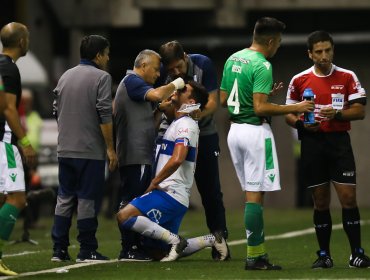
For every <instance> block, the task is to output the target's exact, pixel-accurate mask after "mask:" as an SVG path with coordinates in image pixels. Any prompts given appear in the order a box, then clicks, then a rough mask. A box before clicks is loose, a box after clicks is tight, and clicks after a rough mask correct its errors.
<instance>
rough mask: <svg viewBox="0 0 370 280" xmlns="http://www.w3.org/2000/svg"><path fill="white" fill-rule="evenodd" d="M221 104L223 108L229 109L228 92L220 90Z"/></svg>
mask: <svg viewBox="0 0 370 280" xmlns="http://www.w3.org/2000/svg"><path fill="white" fill-rule="evenodd" d="M220 104H221V106H222V107H227V92H226V91H224V90H222V89H221V90H220Z"/></svg>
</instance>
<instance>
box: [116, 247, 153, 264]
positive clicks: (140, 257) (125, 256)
mask: <svg viewBox="0 0 370 280" xmlns="http://www.w3.org/2000/svg"><path fill="white" fill-rule="evenodd" d="M118 260H119V261H120V262H151V261H152V260H153V259H152V258H151V257H149V256H148V255H147V254H145V252H143V251H142V250H139V249H130V250H122V251H121V252H120V254H119V256H118Z"/></svg>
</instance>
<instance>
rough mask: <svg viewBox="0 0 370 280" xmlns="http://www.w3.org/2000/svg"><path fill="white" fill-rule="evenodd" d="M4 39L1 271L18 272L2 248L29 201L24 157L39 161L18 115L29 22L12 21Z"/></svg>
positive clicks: (0, 68) (0, 60) (1, 34)
mask: <svg viewBox="0 0 370 280" xmlns="http://www.w3.org/2000/svg"><path fill="white" fill-rule="evenodd" d="M0 39H1V42H2V44H3V51H2V53H1V54H0V75H1V76H2V80H3V84H4V92H5V103H6V104H5V109H4V114H2V115H0V206H1V208H0V275H17V273H16V272H14V271H11V270H10V269H9V268H7V267H6V266H5V264H4V263H3V261H2V251H3V247H4V244H5V243H6V241H8V239H9V236H10V234H11V232H12V230H13V228H14V224H15V222H16V220H17V217H18V215H19V213H20V211H21V210H22V209H23V208H24V207H25V205H26V195H25V180H24V169H23V163H22V157H23V161H24V163H25V164H27V165H28V166H30V167H32V166H34V165H35V163H36V153H35V151H34V149H33V148H32V146H31V144H30V141H29V139H28V138H27V136H26V132H25V131H24V129H23V128H22V126H21V122H20V119H19V115H18V106H19V103H20V100H21V95H22V86H21V77H20V74H19V69H18V67H17V65H16V64H15V62H16V61H17V60H18V59H19V58H20V57H22V56H25V55H26V53H27V51H28V46H29V32H28V29H27V27H26V26H25V25H23V24H21V23H17V22H12V23H9V24H7V25H5V26H4V27H3V28H2V29H1V31H0ZM19 149H20V150H19ZM21 155H22V156H21Z"/></svg>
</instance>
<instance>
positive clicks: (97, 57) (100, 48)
mask: <svg viewBox="0 0 370 280" xmlns="http://www.w3.org/2000/svg"><path fill="white" fill-rule="evenodd" d="M80 57H81V59H87V60H91V61H93V62H95V63H96V64H97V65H98V66H99V67H100V68H101V69H104V70H106V69H107V66H108V61H109V41H108V40H107V39H106V38H104V37H103V36H100V35H88V36H85V37H84V38H82V41H81V45H80Z"/></svg>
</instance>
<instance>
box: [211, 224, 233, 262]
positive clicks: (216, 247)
mask: <svg viewBox="0 0 370 280" xmlns="http://www.w3.org/2000/svg"><path fill="white" fill-rule="evenodd" d="M213 235H214V237H215V243H214V244H213V246H212V258H213V259H214V260H219V261H225V260H228V259H230V250H229V246H228V245H227V243H226V240H225V238H224V237H223V233H222V232H221V231H216V232H214V233H213Z"/></svg>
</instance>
